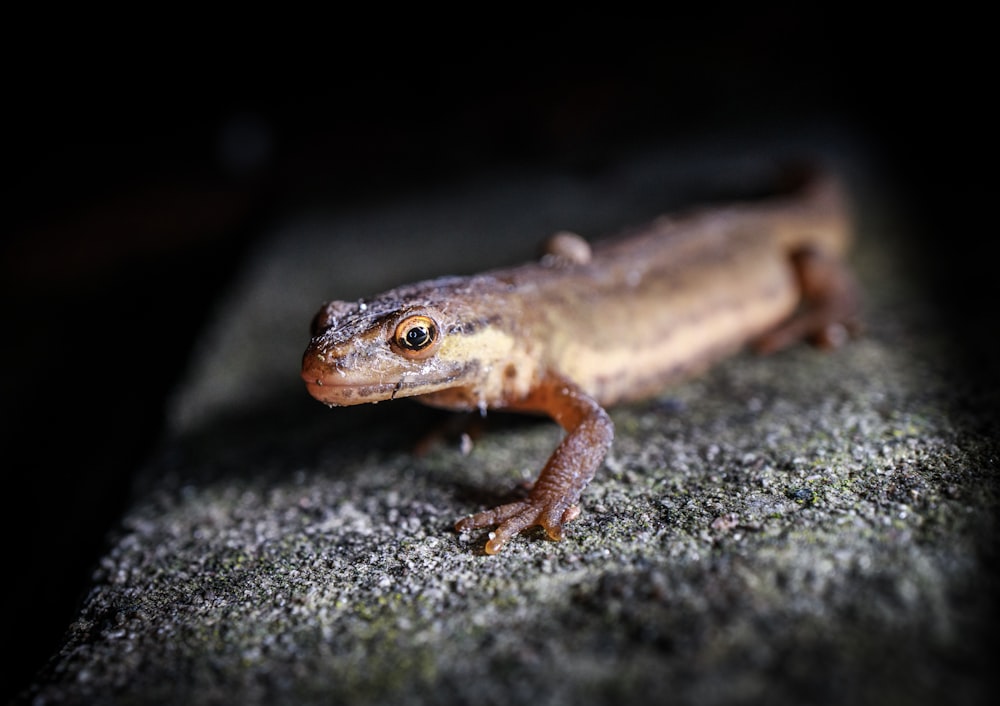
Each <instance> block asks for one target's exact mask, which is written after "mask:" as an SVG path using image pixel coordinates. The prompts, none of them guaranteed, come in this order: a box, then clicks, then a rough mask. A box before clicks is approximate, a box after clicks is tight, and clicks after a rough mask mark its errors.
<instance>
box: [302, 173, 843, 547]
mask: <svg viewBox="0 0 1000 706" xmlns="http://www.w3.org/2000/svg"><path fill="white" fill-rule="evenodd" d="M848 241H849V222H848V217H847V213H846V204H845V199H844V197H843V194H842V191H841V189H840V187H839V185H838V184H837V182H836V181H835V180H834V179H832V178H828V177H824V176H816V177H814V178H812V179H810V180H808V181H807V182H806V183H804V184H802V185H800V187H799V188H797V189H796V190H795V191H794V192H792V193H789V194H786V195H781V196H776V197H773V198H771V199H767V200H762V201H756V202H745V203H736V204H732V205H727V206H723V207H713V208H705V209H702V210H698V211H692V212H688V213H685V214H681V215H678V216H676V217H670V216H662V217H660V218H658V219H656V220H655V221H653V222H652V223H650V224H649V225H648V226H646V227H644V228H642V229H639V230H638V231H635V232H633V233H632V234H630V235H628V236H627V237H624V238H620V239H618V240H615V241H609V242H607V243H605V244H598V245H595V246H594V247H593V248H591V247H590V246H589V245H588V244H587V243H586V241H584V240H583V239H582V238H580V237H579V236H575V235H573V234H570V233H560V234H558V235H557V236H555V237H554V238H553V240H552V241H551V245H550V249H549V254H547V255H546V256H545V257H543V258H542V259H541V260H540V261H538V262H532V263H529V264H525V265H521V266H519V267H513V268H510V269H501V270H495V271H492V272H487V273H484V274H480V275H475V276H471V277H443V278H440V279H433V280H429V281H425V282H419V283H417V284H411V285H407V286H403V287H399V288H397V289H393V290H391V291H388V292H385V293H383V294H379V295H377V296H374V297H372V298H370V299H363V300H360V301H353V302H344V301H333V302H329V303H327V304H325V305H324V306H323V307H322V308H321V309H320V311H319V312H318V313H317V314H316V316H315V318H314V319H313V323H312V340H311V342H310V344H309V347H308V348H307V349H306V352H305V355H304V357H303V361H302V378H303V379H304V380H305V382H306V386H307V388H308V390H309V393H310V394H312V396H313V397H315V398H316V399H318V400H320V401H321V402H324V403H326V404H328V405H331V406H338V405H355V404H361V403H366V402H379V401H381V400H390V399H396V398H399V397H416V398H417V399H418V400H419V401H421V402H424V403H427V404H430V405H434V406H437V407H443V408H446V409H452V410H480V411H483V412H485V411H486V410H487V409H494V410H506V411H513V412H532V413H543V414H547V415H549V416H550V417H551V418H552V419H554V420H555V421H556V422H558V423H559V425H560V426H562V428H563V429H564V430H565V432H566V434H565V436H564V437H563V439H562V442H561V443H560V444H559V446H558V447H557V448H556V450H555V451H554V452H553V454H552V456H551V457H550V458H549V459H548V461H547V462H546V464H545V466H544V468H543V469H542V471H541V473H540V475H539V476H538V479H537V480H536V481H535V483H534V485H533V487H532V488H531V490H530V492H529V493H528V495H527V497H525V498H524V499H523V500H518V501H516V502H512V503H509V504H506V505H501V506H499V507H496V508H493V509H490V510H485V511H483V512H479V513H476V514H474V515H470V516H468V517H465V518H463V519H461V520H459V521H458V522H457V523H456V529H457V530H459V531H466V530H472V529H477V528H486V527H494V526H495V527H496V530H495V531H494V532H493V533H491V534H490V539H489V541H488V542H487V544H486V552H487V553H489V554H494V553H496V552H497V551H499V550H500V548H501V547H502V546H503V545H504V543H506V542H507V541H508V540H510V539H511V538H512V537H513V536H515V535H516V534H518V533H519V532H521V531H522V530H524V529H526V528H529V527H533V526H536V525H540V526H541V527H542V528H544V530H545V531H546V532H547V533H548V536H549V537H550V538H552V539H554V540H558V539H561V538H562V536H563V527H564V525H565V524H566V523H567V522H569V521H570V520H572V519H573V518H575V517H576V516H577V515H578V514H579V509H578V502H579V501H580V496H581V493H582V492H583V490H584V488H586V486H587V484H588V483H589V482H590V480H591V479H592V478H593V477H594V473H595V472H596V470H597V468H598V467H599V466H600V464H601V462H602V460H603V458H604V456H605V454H606V453H607V451H608V448H609V447H610V445H611V442H612V437H613V435H614V429H613V425H612V422H611V419H610V418H609V416H608V414H607V412H606V411H605V407H606V406H609V405H613V404H615V403H618V402H623V401H628V400H636V399H640V398H643V397H648V396H651V395H653V394H655V393H657V392H659V391H661V390H662V389H663V388H664V386H665V385H667V384H669V383H671V382H673V381H676V380H678V379H680V378H682V377H684V376H687V375H691V374H693V373H695V372H698V371H700V370H702V369H703V368H705V367H706V366H707V365H709V364H710V363H712V362H713V361H716V360H718V359H719V358H721V357H723V356H725V355H728V354H730V353H733V352H735V351H737V350H738V349H740V348H741V347H742V346H744V345H747V344H751V345H753V346H754V347H756V348H757V349H759V350H762V351H773V350H777V349H779V348H782V347H784V346H786V345H789V344H790V343H793V342H795V341H797V340H800V339H803V338H805V339H809V340H811V341H812V342H814V343H817V344H820V345H827V346H831V345H837V344H838V343H840V342H841V341H842V340H844V338H845V337H846V333H848V332H849V331H850V330H851V329H852V327H853V326H854V314H855V310H856V298H855V296H854V288H853V285H852V280H851V278H850V276H849V274H848V273H847V271H846V269H845V267H844V265H843V261H842V258H843V256H844V253H845V251H846V248H847V245H848Z"/></svg>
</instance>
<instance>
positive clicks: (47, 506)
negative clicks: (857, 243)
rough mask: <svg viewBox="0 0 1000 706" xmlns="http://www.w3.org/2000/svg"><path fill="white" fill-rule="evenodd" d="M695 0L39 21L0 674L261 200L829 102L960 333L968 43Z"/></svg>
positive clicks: (73, 564) (817, 14)
mask: <svg viewBox="0 0 1000 706" xmlns="http://www.w3.org/2000/svg"><path fill="white" fill-rule="evenodd" d="M387 12H388V11H387ZM709 14H710V13H708V12H705V13H696V12H693V11H688V12H687V13H686V14H685V13H682V14H680V15H678V14H677V13H676V12H674V13H672V14H671V15H670V16H669V17H666V18H659V19H651V18H649V19H642V18H637V19H633V20H628V21H611V20H609V19H608V18H606V17H603V16H600V15H597V14H591V15H586V14H584V15H579V16H574V17H567V18H561V19H559V20H545V21H543V20H538V19H535V18H532V20H531V22H530V23H528V22H527V21H522V22H521V23H520V25H521V26H519V27H518V29H517V30H516V31H515V30H514V29H511V28H510V27H504V26H500V25H498V24H497V23H496V21H495V20H494V18H489V20H482V19H481V20H474V19H472V18H459V17H450V18H440V19H439V20H437V21H435V20H433V19H428V18H422V20H421V21H422V22H423V23H425V24H426V25H427V26H437V27H438V29H436V30H435V31H433V32H430V31H428V30H426V29H419V30H418V29H417V27H418V26H423V25H420V24H419V23H418V22H417V21H416V20H414V24H413V26H411V27H406V26H405V25H406V22H403V23H402V24H403V26H402V27H397V29H396V30H395V31H394V32H390V31H387V30H386V29H385V28H384V27H382V25H381V23H374V22H371V21H369V23H368V24H364V23H360V22H357V21H348V20H346V19H341V21H340V22H339V23H338V22H334V21H332V20H325V21H323V22H320V21H319V19H318V18H309V17H303V18H301V20H298V22H300V24H301V27H299V28H297V29H304V30H305V32H306V33H307V34H306V35H302V34H300V33H299V32H298V31H297V30H296V31H291V32H284V31H283V32H281V36H280V37H279V36H277V35H278V32H277V31H276V30H275V29H274V28H269V27H264V28H260V27H258V28H257V29H256V30H255V32H254V33H252V34H251V33H248V32H247V31H245V29H244V30H230V31H221V30H220V32H219V33H218V34H217V35H209V36H204V37H201V38H199V39H197V40H195V39H192V38H191V37H190V36H188V33H187V32H185V31H181V30H178V31H177V32H171V31H169V29H168V30H164V28H163V27H162V26H160V25H156V27H157V29H158V31H162V32H163V35H162V36H157V37H155V38H154V37H152V36H150V35H149V32H150V31H151V27H152V25H149V26H146V25H144V26H141V27H136V26H132V27H130V28H129V31H128V32H127V33H126V32H122V33H121V34H117V33H115V36H103V35H102V36H98V35H94V34H93V33H92V32H90V31H88V32H83V31H80V32H77V31H75V28H72V27H68V28H66V29H65V30H64V34H60V33H55V34H54V33H51V32H48V31H44V32H43V31H38V28H37V27H35V28H34V30H33V31H32V36H34V33H37V41H32V42H29V43H28V44H29V45H30V50H29V51H26V52H24V53H21V54H17V56H16V57H15V58H16V59H17V61H13V62H9V63H8V71H7V73H8V80H7V82H6V85H5V87H4V88H3V91H4V94H5V100H4V103H5V105H6V108H5V110H4V113H5V116H4V117H5V118H6V119H7V120H8V126H7V128H6V133H5V134H6V137H7V139H6V143H7V144H6V152H7V155H6V158H5V160H4V163H5V167H6V169H7V179H6V181H7V182H8V184H9V185H8V187H7V189H6V194H7V198H6V199H5V201H6V202H7V207H6V209H5V216H6V220H7V223H6V228H5V229H4V230H5V236H4V238H3V239H2V244H0V268H2V274H0V282H2V284H0V296H2V306H3V311H4V322H5V328H6V329H7V330H6V332H5V335H4V337H3V338H4V340H5V343H4V344H3V346H2V349H3V354H2V355H3V357H2V366H0V370H2V375H0V381H2V385H3V392H2V399H3V405H2V407H0V409H2V414H3V418H2V429H3V438H4V452H5V455H6V457H7V458H6V459H5V461H4V467H5V468H6V469H7V470H6V474H5V475H6V481H7V490H6V492H5V493H4V497H5V498H6V502H5V506H6V507H5V508H4V517H5V536H6V537H7V538H8V539H7V542H8V553H7V558H6V563H7V566H8V569H7V570H6V571H5V572H4V578H3V582H4V584H5V586H4V592H5V595H6V596H7V599H6V600H7V615H8V618H7V619H6V620H7V629H6V630H5V638H6V643H7V645H8V647H10V648H11V652H10V654H11V656H10V657H9V658H8V659H7V660H6V664H5V665H4V668H3V669H2V673H3V680H4V683H3V685H2V687H3V694H2V695H3V696H8V695H11V694H13V693H14V691H15V690H16V689H19V688H21V687H23V686H25V685H26V684H27V682H28V681H29V680H30V678H31V676H32V674H33V673H34V672H35V670H37V669H38V668H39V667H41V666H42V664H43V663H44V661H45V659H46V658H47V657H48V656H50V655H51V654H53V652H54V651H55V650H56V649H57V648H58V646H59V644H60V638H61V635H62V631H63V630H64V629H65V628H66V626H67V625H68V624H69V622H70V621H72V620H73V619H74V617H75V615H76V609H77V606H78V603H79V601H80V600H81V599H82V597H83V594H82V592H83V591H85V590H86V587H87V584H88V580H89V575H90V572H91V569H92V568H93V566H94V563H95V562H96V561H97V560H98V559H99V557H100V556H101V553H102V551H103V550H104V541H105V537H106V534H107V532H108V531H109V530H110V529H111V528H112V527H114V525H115V523H116V521H117V520H118V518H119V516H120V513H121V512H122V511H123V509H124V505H125V501H126V498H127V493H128V489H129V479H130V477H131V474H132V473H133V472H134V471H135V470H136V468H137V467H138V466H139V465H140V464H142V463H143V461H144V459H145V458H146V457H147V455H148V454H149V453H150V452H151V450H152V448H153V444H154V443H155V442H156V440H157V435H158V434H159V433H160V431H161V428H162V423H163V410H164V403H165V397H166V395H167V393H168V392H169V391H170V390H171V387H172V386H173V385H174V384H175V382H176V380H177V377H178V375H179V373H180V372H181V371H182V369H183V366H184V365H185V363H186V361H187V358H188V356H189V353H190V350H191V348H192V345H193V343H194V341H195V339H196V336H197V335H198V333H199V331H200V329H201V326H202V325H203V324H204V323H205V321H206V317H207V316H208V314H209V312H210V311H211V308H212V304H213V302H214V300H215V298H216V297H217V296H218V295H219V294H220V293H221V292H222V291H223V290H224V288H225V287H226V284H227V282H228V281H229V280H230V278H231V277H232V275H233V274H234V273H235V272H236V271H237V270H238V268H239V267H240V264H241V260H242V258H243V256H244V254H245V253H246V251H247V248H248V247H249V246H250V245H251V244H252V243H253V241H254V239H255V238H256V237H258V236H260V235H262V234H263V233H264V232H266V229H267V227H268V225H269V224H272V223H274V222H275V221H276V220H277V219H280V218H281V216H282V214H285V213H289V212H291V211H292V210H294V209H295V208H296V207H297V206H298V205H300V204H305V203H309V201H310V200H311V199H314V198H316V197H318V196H320V195H322V196H323V198H324V199H325V200H326V202H327V203H328V204H329V205H331V206H334V207H336V206H337V205H338V204H344V205H349V204H351V203H354V202H356V201H358V200H360V199H364V200H377V199H386V198H391V197H392V195H393V194H394V193H399V192H402V191H405V190H406V189H407V188H408V187H411V186H412V185H414V184H426V183H427V182H428V181H434V180H440V181H442V182H444V183H447V182H449V181H455V180H461V179H462V178H463V177H464V176H467V175H473V174H480V173H483V172H488V171H490V170H496V169H501V168H517V169H530V168H532V167H533V166H560V167H566V168H569V169H580V170H594V169H600V168H601V166H602V163H603V161H604V160H605V159H606V158H607V157H608V155H610V154H611V153H612V152H613V151H614V150H615V149H618V148H621V147H636V146H641V145H642V144H645V143H652V142H656V141H660V140H671V141H674V142H676V141H678V140H683V139H684V138H685V136H699V135H704V134H711V133H712V132H713V131H715V130H737V131H744V132H746V133H748V134H753V133H754V132H755V131H761V132H768V133H772V134H773V133H775V132H778V133H780V131H782V130H795V129H796V126H799V125H802V124H805V123H809V122H816V121H819V122H828V123H832V124H836V125H840V126H843V127H846V128H848V129H849V130H850V131H852V132H853V133H854V134H856V135H858V136H860V137H861V138H862V139H863V140H864V141H865V142H866V144H868V145H869V146H870V147H871V149H872V152H873V157H874V158H875V159H876V161H877V162H878V164H879V165H880V167H881V168H883V169H884V170H885V174H887V175H888V176H889V179H890V182H891V183H892V184H893V185H894V188H895V189H896V190H897V191H898V193H899V194H902V195H903V196H904V198H905V200H906V203H907V206H908V208H909V209H910V211H911V213H912V218H913V223H914V224H915V225H916V226H917V228H916V230H915V232H914V240H913V247H914V251H915V252H917V253H918V254H919V253H921V252H923V253H924V254H931V255H932V257H931V258H926V259H925V260H924V262H925V275H926V277H927V278H928V285H927V286H928V287H929V288H933V289H934V290H935V292H936V293H937V296H938V297H939V298H940V300H941V301H942V302H944V303H945V306H953V307H954V309H955V310H957V311H961V312H962V313H963V315H964V316H963V317H962V320H963V323H973V324H974V326H973V327H964V326H956V329H955V335H965V334H966V333H967V332H970V331H971V332H974V333H977V332H979V331H981V328H982V325H981V324H982V322H983V321H984V320H985V321H989V315H990V307H989V306H988V305H987V304H985V303H984V302H986V301H988V299H986V298H984V297H978V296H977V295H978V293H979V292H980V291H981V290H983V289H984V288H985V286H986V285H987V283H989V277H988V274H987V273H988V269H989V268H988V266H986V265H985V264H984V263H985V262H986V259H985V258H981V257H979V256H977V255H976V253H977V250H976V248H983V247H984V243H987V242H988V241H985V240H981V239H979V237H978V235H979V234H982V233H983V227H982V225H981V224H978V223H977V222H976V221H977V220H978V216H977V215H976V214H978V213H979V211H978V210H977V209H976V208H975V207H974V206H970V204H977V203H979V204H983V203H986V202H987V198H988V195H987V193H986V187H985V183H984V182H983V181H982V180H981V179H980V178H978V177H977V176H976V172H975V169H974V168H971V166H970V164H969V162H968V161H967V159H966V158H967V157H968V155H969V153H970V150H971V149H972V148H973V147H974V146H975V139H976V138H975V136H976V135H977V134H978V131H977V130H976V129H975V128H976V127H977V126H978V124H979V121H981V120H983V116H982V115H981V114H980V112H979V110H978V103H979V101H978V100H977V99H976V97H975V96H976V95H978V94H977V93H976V92H975V86H976V83H975V80H974V78H973V79H971V80H972V86H973V88H972V90H966V88H964V87H963V86H964V85H965V84H964V83H963V81H966V80H970V77H971V76H972V75H973V73H974V72H975V70H976V69H977V67H976V65H975V63H974V61H973V59H972V58H971V57H968V56H967V55H966V54H965V49H966V48H967V47H964V46H961V47H960V48H959V49H957V50H949V52H947V53H948V60H947V61H944V60H943V59H942V56H943V54H944V53H945V52H944V51H943V49H942V44H941V41H942V37H943V36H946V35H947V34H948V30H947V29H946V28H944V27H940V26H931V25H928V26H927V27H924V28H922V29H914V28H912V27H911V28H909V29H907V28H903V27H898V26H891V27H890V26H881V27H876V26H873V24H872V22H870V21H869V20H867V19H866V18H858V17H845V16H842V15H840V14H837V13H836V12H835V11H833V10H830V11H828V12H822V11H815V10H814V11H812V12H811V13H810V14H809V15H807V16H806V15H793V14H787V13H782V12H777V11H774V12H771V13H768V12H766V11H761V10H756V11H755V12H754V13H752V14H751V13H745V14H744V15H742V16H732V15H726V16H722V13H719V15H717V16H709ZM191 23H192V25H197V24H198V23H197V22H196V21H194V19H192V21H191ZM518 24H519V23H517V22H515V23H514V25H515V26H517V25H518ZM528 24H530V30H529V31H525V29H524V25H528ZM310 25H315V26H310ZM858 26H864V27H865V29H864V30H858V29H856V27H858ZM265 30H266V31H265ZM234 36H235V37H241V38H242V39H239V38H238V39H234ZM223 37H224V39H223ZM15 54H16V53H15ZM982 89H983V87H982V86H979V90H982ZM963 214H965V215H966V216H968V215H972V216H973V218H972V219H971V221H970V222H969V223H968V224H967V223H966V220H965V219H963V218H962V215H963ZM939 225H941V226H943V227H947V228H948V230H947V232H948V243H947V247H945V248H942V246H941V241H940V240H932V239H930V237H929V236H930V235H931V234H932V233H937V232H941V231H939V230H937V228H938V226H939ZM968 226H971V228H970V227H968ZM977 228H978V230H977ZM979 317H986V318H985V319H983V318H979ZM994 318H995V317H994ZM957 320H958V319H957V318H953V319H952V321H957ZM977 322H978V323H977ZM306 325H307V322H306V321H303V335H304V332H305V326H306ZM994 335H995V334H994ZM974 348H976V346H973V345H970V350H971V349H974ZM993 350H994V351H995V348H994V349H993ZM970 360H971V358H970ZM980 362H981V360H980ZM971 364H972V363H970V365H971ZM988 379H992V378H988Z"/></svg>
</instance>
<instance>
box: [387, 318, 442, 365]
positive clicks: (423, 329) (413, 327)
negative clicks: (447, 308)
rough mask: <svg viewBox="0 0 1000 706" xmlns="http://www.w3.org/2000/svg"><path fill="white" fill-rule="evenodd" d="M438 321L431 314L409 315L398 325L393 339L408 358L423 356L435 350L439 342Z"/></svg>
mask: <svg viewBox="0 0 1000 706" xmlns="http://www.w3.org/2000/svg"><path fill="white" fill-rule="evenodd" d="M438 339H439V336H438V326H437V323H436V322H435V321H434V319H432V318H431V317H429V316H424V315H422V314H417V315H415V316H408V317H406V318H405V319H403V320H402V321H400V322H399V325H397V326H396V332H395V333H394V334H393V335H392V341H393V343H394V344H395V346H396V348H397V349H398V350H399V352H400V353H402V354H403V355H405V356H406V357H407V358H423V357H425V356H427V355H430V354H431V353H432V352H433V348H434V344H436V343H437V342H438Z"/></svg>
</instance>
